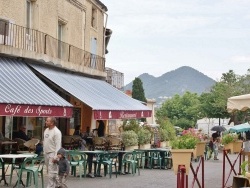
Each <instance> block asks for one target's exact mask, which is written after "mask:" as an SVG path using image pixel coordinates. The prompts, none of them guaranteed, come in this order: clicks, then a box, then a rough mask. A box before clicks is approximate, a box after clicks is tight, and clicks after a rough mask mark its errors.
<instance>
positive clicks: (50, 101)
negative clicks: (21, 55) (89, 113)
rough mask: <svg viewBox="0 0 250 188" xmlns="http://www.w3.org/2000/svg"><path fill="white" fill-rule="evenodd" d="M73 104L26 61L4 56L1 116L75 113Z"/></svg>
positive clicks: (0, 80) (0, 74)
mask: <svg viewBox="0 0 250 188" xmlns="http://www.w3.org/2000/svg"><path fill="white" fill-rule="evenodd" d="M72 107H73V106H72V105H71V104H70V103H68V102H67V101H66V100H64V99H63V98H61V97H60V96H59V95H58V94H56V93H55V92H54V91H52V90H51V89H50V88H49V87H48V86H47V85H46V84H44V83H43V82H42V81H41V80H40V79H39V78H38V77H37V76H36V75H35V74H34V73H33V72H32V71H31V70H30V68H29V67H28V66H27V65H26V64H25V63H24V62H22V61H21V60H17V59H14V58H7V57H0V116H32V117H47V116H54V117H71V116H72Z"/></svg>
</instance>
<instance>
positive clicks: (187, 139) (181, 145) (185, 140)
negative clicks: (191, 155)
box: [171, 134, 199, 149]
mask: <svg viewBox="0 0 250 188" xmlns="http://www.w3.org/2000/svg"><path fill="white" fill-rule="evenodd" d="M198 142H199V139H198V138H197V137H195V136H193V135H192V134H185V135H182V136H179V137H178V138H177V139H175V140H173V141H172V142H171V146H172V148H173V149H194V148H195V146H196V144H197V143H198Z"/></svg>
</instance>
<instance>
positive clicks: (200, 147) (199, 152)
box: [193, 142, 206, 159]
mask: <svg viewBox="0 0 250 188" xmlns="http://www.w3.org/2000/svg"><path fill="white" fill-rule="evenodd" d="M205 147H206V142H198V143H197V144H196V147H195V149H194V153H193V154H194V155H193V157H194V159H196V158H197V157H200V156H204V152H205Z"/></svg>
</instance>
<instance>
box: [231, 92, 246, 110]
mask: <svg viewBox="0 0 250 188" xmlns="http://www.w3.org/2000/svg"><path fill="white" fill-rule="evenodd" d="M249 108H250V94H246V95H239V96H234V97H230V98H228V100H227V111H228V112H233V111H235V110H240V111H245V110H247V109H249Z"/></svg>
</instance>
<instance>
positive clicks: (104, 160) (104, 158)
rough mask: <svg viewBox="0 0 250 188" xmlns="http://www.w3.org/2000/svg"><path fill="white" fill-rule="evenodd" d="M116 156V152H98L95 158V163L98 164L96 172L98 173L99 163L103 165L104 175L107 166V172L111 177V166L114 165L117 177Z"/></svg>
mask: <svg viewBox="0 0 250 188" xmlns="http://www.w3.org/2000/svg"><path fill="white" fill-rule="evenodd" d="M117 156H118V153H116V152H114V153H113V152H112V153H102V154H99V155H98V157H97V160H96V164H97V165H98V170H97V174H98V175H100V168H101V165H104V176H106V175H107V167H108V172H109V177H110V178H111V177H112V167H113V166H114V167H115V174H116V178H117V165H116V164H117Z"/></svg>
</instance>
